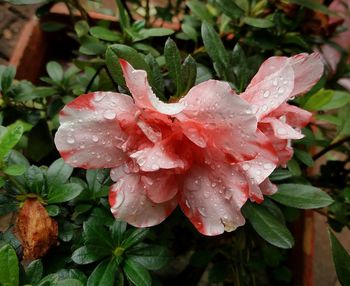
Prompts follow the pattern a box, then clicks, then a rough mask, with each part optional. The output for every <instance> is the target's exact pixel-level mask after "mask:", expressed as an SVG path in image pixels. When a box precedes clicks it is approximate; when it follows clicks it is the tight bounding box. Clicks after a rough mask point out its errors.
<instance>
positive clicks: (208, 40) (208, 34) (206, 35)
mask: <svg viewBox="0 0 350 286" xmlns="http://www.w3.org/2000/svg"><path fill="white" fill-rule="evenodd" d="M201 32H202V38H203V42H204V46H205V49H206V51H207V53H208V55H209V56H210V58H211V59H212V60H213V61H214V63H215V64H216V67H217V68H216V72H217V73H218V75H219V76H222V77H224V79H225V74H226V71H227V67H228V65H229V56H228V53H227V51H226V49H225V46H224V44H223V42H222V41H221V39H220V37H219V35H218V33H217V32H216V31H215V29H214V28H213V27H212V26H211V25H210V24H208V23H206V22H203V24H202V28H201Z"/></svg>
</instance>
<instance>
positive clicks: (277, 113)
mask: <svg viewBox="0 0 350 286" xmlns="http://www.w3.org/2000/svg"><path fill="white" fill-rule="evenodd" d="M269 116H271V117H275V118H280V117H283V116H284V117H285V119H286V123H287V124H289V125H291V126H293V127H298V128H303V127H305V126H306V125H307V124H309V123H310V121H311V118H312V113H311V112H309V111H306V110H304V109H301V108H299V107H297V106H295V105H290V104H288V103H285V104H282V105H280V106H279V107H278V108H277V109H275V110H274V111H272V112H271V113H270V114H269Z"/></svg>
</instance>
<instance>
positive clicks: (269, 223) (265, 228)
mask: <svg viewBox="0 0 350 286" xmlns="http://www.w3.org/2000/svg"><path fill="white" fill-rule="evenodd" d="M242 211H243V214H244V216H245V217H246V218H247V219H248V220H249V222H250V223H251V225H252V226H253V228H254V229H255V231H256V232H257V233H258V234H259V235H260V236H261V237H262V238H263V239H265V240H266V241H267V242H269V243H271V244H272V245H274V246H277V247H280V248H291V247H292V246H293V244H294V239H293V236H292V235H291V233H290V232H289V230H288V228H287V227H286V226H285V225H284V224H282V223H281V222H280V221H279V220H278V219H277V218H276V217H275V216H273V215H272V214H271V213H270V212H269V211H268V210H267V209H266V208H264V207H263V206H260V205H257V204H252V203H246V204H245V205H244V207H243V208H242Z"/></svg>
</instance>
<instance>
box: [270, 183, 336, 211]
mask: <svg viewBox="0 0 350 286" xmlns="http://www.w3.org/2000/svg"><path fill="white" fill-rule="evenodd" d="M271 198H273V199H274V200H275V201H277V202H279V203H281V204H283V205H286V206H290V207H294V208H300V209H313V208H322V207H326V206H329V205H330V204H332V203H333V199H332V198H331V197H330V196H329V195H328V194H327V193H325V192H323V191H321V190H320V189H318V188H315V187H312V186H308V185H301V184H282V185H279V186H278V192H277V193H276V194H274V195H272V196H271Z"/></svg>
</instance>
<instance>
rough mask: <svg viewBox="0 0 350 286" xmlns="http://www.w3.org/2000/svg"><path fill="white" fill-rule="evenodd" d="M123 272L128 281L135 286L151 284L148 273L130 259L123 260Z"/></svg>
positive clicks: (148, 285)
mask: <svg viewBox="0 0 350 286" xmlns="http://www.w3.org/2000/svg"><path fill="white" fill-rule="evenodd" d="M123 270H124V273H125V275H126V277H127V278H128V280H129V281H130V282H132V283H133V284H134V285H135V286H150V285H151V284H152V279H151V276H150V274H149V272H148V271H147V270H146V269H145V268H144V267H143V266H141V265H140V264H138V263H137V262H135V261H133V260H131V259H126V260H125V262H124V268H123Z"/></svg>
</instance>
